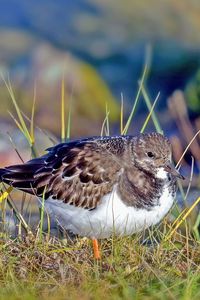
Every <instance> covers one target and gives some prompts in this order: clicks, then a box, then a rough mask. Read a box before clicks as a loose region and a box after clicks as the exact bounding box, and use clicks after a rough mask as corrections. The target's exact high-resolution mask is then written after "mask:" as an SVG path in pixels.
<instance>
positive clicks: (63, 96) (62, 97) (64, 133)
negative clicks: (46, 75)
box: [61, 74, 66, 142]
mask: <svg viewBox="0 0 200 300" xmlns="http://www.w3.org/2000/svg"><path fill="white" fill-rule="evenodd" d="M65 140H66V130H65V80H64V74H63V77H62V83H61V141H62V142H65Z"/></svg>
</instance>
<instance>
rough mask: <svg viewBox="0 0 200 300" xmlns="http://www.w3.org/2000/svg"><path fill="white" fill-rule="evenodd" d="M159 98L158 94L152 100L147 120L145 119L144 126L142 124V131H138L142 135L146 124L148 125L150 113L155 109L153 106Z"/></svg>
mask: <svg viewBox="0 0 200 300" xmlns="http://www.w3.org/2000/svg"><path fill="white" fill-rule="evenodd" d="M159 96H160V93H158V95H157V96H156V99H155V100H154V103H153V105H152V107H151V109H150V111H149V114H148V116H147V118H146V120H145V122H144V124H143V126H142V129H141V130H140V133H143V132H144V130H145V128H146V126H147V124H148V122H149V119H150V118H151V116H152V113H153V111H154V108H155V105H156V103H157V101H158V99H159Z"/></svg>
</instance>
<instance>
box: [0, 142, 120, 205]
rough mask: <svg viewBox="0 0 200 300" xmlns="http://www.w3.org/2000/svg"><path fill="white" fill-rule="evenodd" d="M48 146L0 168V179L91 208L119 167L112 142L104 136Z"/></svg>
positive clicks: (114, 177)
mask: <svg viewBox="0 0 200 300" xmlns="http://www.w3.org/2000/svg"><path fill="white" fill-rule="evenodd" d="M115 145H117V143H114V146H115ZM48 150H49V153H48V154H47V155H45V156H43V157H40V158H36V159H33V160H31V161H29V162H27V163H25V164H22V165H16V166H11V167H8V168H5V169H2V170H0V176H1V180H2V181H4V182H6V183H8V184H10V185H12V186H13V187H16V188H18V189H21V190H23V191H26V192H29V193H32V194H35V195H37V196H39V197H42V196H43V195H44V197H45V199H46V198H49V197H52V198H53V199H57V200H60V201H63V202H64V203H68V204H71V205H74V206H78V207H83V208H87V209H93V208H95V207H96V206H97V205H98V203H99V201H100V199H101V197H102V196H104V195H105V194H107V193H109V192H110V191H111V190H112V188H113V186H114V184H115V183H116V182H117V179H118V177H119V176H120V173H121V170H122V166H121V163H120V159H119V155H116V154H117V153H118V152H119V151H117V150H116V149H115V147H114V148H113V145H112V149H111V147H110V146H108V144H107V142H106V139H105V140H102V143H99V141H98V140H97V141H96V140H95V139H91V140H88V139H85V140H80V141H74V142H70V143H65V144H59V145H57V146H55V147H52V148H50V149H48ZM120 151H121V150H120Z"/></svg>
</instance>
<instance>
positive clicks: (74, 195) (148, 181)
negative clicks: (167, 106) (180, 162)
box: [0, 132, 184, 259]
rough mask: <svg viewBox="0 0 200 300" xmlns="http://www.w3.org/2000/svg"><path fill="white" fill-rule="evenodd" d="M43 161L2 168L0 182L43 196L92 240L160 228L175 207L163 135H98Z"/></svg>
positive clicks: (53, 212)
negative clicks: (158, 225) (157, 225)
mask: <svg viewBox="0 0 200 300" xmlns="http://www.w3.org/2000/svg"><path fill="white" fill-rule="evenodd" d="M46 151H47V153H46V154H44V155H43V156H41V157H38V158H33V159H31V160H29V161H28V162H26V163H23V164H17V165H11V166H8V167H4V168H1V169H0V181H1V182H4V183H6V184H8V185H10V186H12V187H13V188H16V189H19V190H21V191H24V192H26V193H30V194H33V195H36V196H37V197H38V199H41V198H43V199H44V203H45V209H46V211H47V212H48V214H49V215H50V217H51V218H53V219H54V220H56V221H57V222H58V224H59V225H61V226H62V227H63V228H64V229H66V230H67V231H70V232H72V233H73V234H75V235H79V236H83V237H88V238H90V239H92V241H93V248H94V255H95V258H97V259H98V258H100V251H99V247H98V239H104V238H109V237H110V236H112V235H113V234H115V235H116V236H126V235H132V234H134V233H137V232H141V231H143V230H144V229H147V228H148V227H150V226H152V225H156V224H158V223H159V222H160V221H161V220H162V219H163V218H164V217H165V215H166V214H167V213H168V211H169V210H170V208H171V207H172V205H173V201H174V198H175V195H176V186H177V179H178V178H179V179H184V177H183V176H182V175H181V174H180V173H179V171H178V170H177V169H175V168H174V167H173V164H172V148H171V144H170V141H169V139H168V138H167V137H165V136H164V135H162V134H160V133H155V132H152V133H143V134H138V135H134V136H133V135H118V136H96V137H87V138H80V139H76V140H71V141H68V142H65V143H60V144H57V145H55V146H53V147H50V148H48V149H47V150H46Z"/></svg>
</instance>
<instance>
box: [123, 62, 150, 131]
mask: <svg viewBox="0 0 200 300" xmlns="http://www.w3.org/2000/svg"><path fill="white" fill-rule="evenodd" d="M147 70H148V65H147V63H146V64H145V66H144V71H143V74H142V78H141V81H140V83H139V88H138V91H137V95H136V98H135V101H134V104H133V107H132V110H131V113H130V115H129V117H128V120H127V122H126V125H125V127H124V129H123V132H122V134H127V131H128V129H129V126H130V124H131V121H132V118H133V115H134V113H135V109H136V106H137V104H138V100H139V98H140V95H141V91H142V86H143V84H144V81H145V79H146V74H147Z"/></svg>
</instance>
